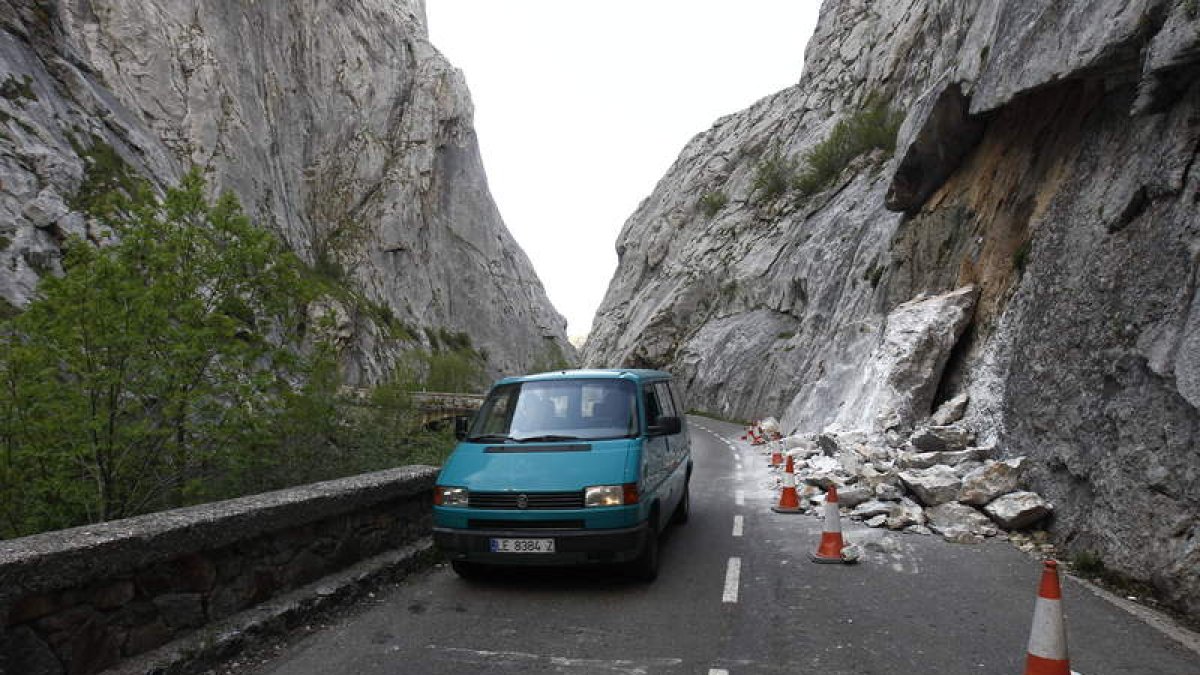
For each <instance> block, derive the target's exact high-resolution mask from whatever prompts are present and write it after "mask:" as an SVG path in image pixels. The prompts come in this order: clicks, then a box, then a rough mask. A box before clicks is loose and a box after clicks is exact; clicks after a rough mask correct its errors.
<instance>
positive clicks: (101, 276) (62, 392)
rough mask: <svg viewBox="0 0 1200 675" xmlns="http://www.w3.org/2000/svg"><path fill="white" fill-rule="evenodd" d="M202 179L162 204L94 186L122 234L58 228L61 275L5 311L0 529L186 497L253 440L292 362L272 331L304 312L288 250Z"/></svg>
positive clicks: (0, 366) (294, 366) (71, 521)
mask: <svg viewBox="0 0 1200 675" xmlns="http://www.w3.org/2000/svg"><path fill="white" fill-rule="evenodd" d="M114 187H116V186H114ZM204 191H205V185H204V180H203V179H202V178H201V177H200V174H199V172H198V171H193V172H192V173H189V174H188V175H187V176H185V177H184V179H183V182H182V183H181V185H180V187H178V188H175V189H171V190H168V192H167V194H166V197H165V199H164V200H163V201H162V202H159V201H158V200H157V199H155V198H154V197H153V196H151V195H150V194H149V192H148V191H145V190H133V191H132V192H133V194H132V195H124V194H123V192H122V193H109V194H107V195H104V196H103V199H102V200H100V201H101V202H103V203H104V205H105V209H104V210H102V211H97V212H96V213H97V214H98V216H99V217H100V219H101V220H102V222H104V224H105V225H106V226H107V227H109V228H111V229H112V230H113V231H114V232H115V233H116V234H117V235H118V243H115V244H113V245H111V246H107V247H104V248H96V247H94V246H92V245H91V244H89V243H87V242H85V241H83V240H81V239H78V238H72V239H70V240H68V242H67V243H66V246H65V249H66V255H65V258H64V260H63V268H64V275H63V276H62V277H55V276H53V275H47V276H45V277H43V278H42V281H41V285H40V286H39V289H38V296H37V298H36V299H35V300H34V301H33V302H32V303H31V304H30V305H29V306H28V308H27V309H26V310H25V311H24V312H23V313H21V314H19V315H17V316H16V317H14V318H12V319H11V320H9V321H5V322H4V323H3V324H2V325H0V446H3V447H4V448H5V450H6V452H5V453H3V456H2V457H0V495H2V496H0V518H2V519H3V521H2V522H0V528H2V531H3V532H4V533H5V534H9V535H11V534H18V533H23V532H28V531H30V530H33V531H37V530H40V529H47V528H54V527H63V526H68V525H76V524H79V523H81V522H88V521H98V520H108V519H112V518H120V517H125V516H129V515H134V514H136V513H141V512H144V511H147V510H152V509H154V508H160V507H162V506H169V505H175V504H178V503H181V502H186V501H188V499H189V494H190V493H191V492H193V491H194V490H195V488H196V486H197V484H199V483H202V482H203V481H204V480H205V479H206V478H208V477H209V476H211V475H213V474H214V473H216V472H219V471H221V470H222V469H223V468H224V467H225V466H227V465H229V464H230V463H231V462H235V461H238V458H237V457H235V456H234V455H235V454H236V453H237V449H239V448H245V447H248V446H250V445H254V444H256V443H258V442H260V440H261V437H262V434H263V433H264V432H266V430H267V429H268V427H269V422H270V420H271V414H272V412H273V410H274V409H275V408H276V407H277V404H278V402H279V401H280V400H281V396H282V395H283V393H284V392H286V391H287V389H288V381H289V378H291V377H302V376H303V373H304V370H305V365H304V363H303V361H302V359H299V358H298V357H297V355H296V354H295V353H294V352H293V351H290V350H288V349H285V348H284V347H283V346H282V345H279V344H276V343H274V342H272V341H271V340H270V339H268V337H267V336H268V335H269V334H270V333H271V332H272V327H273V326H281V327H292V326H295V325H297V323H298V321H300V320H301V317H302V316H303V308H304V306H305V304H306V302H307V300H308V298H309V297H310V294H309V292H308V290H307V289H306V287H305V286H304V284H303V283H302V281H301V274H300V270H301V266H300V264H299V262H298V261H297V260H296V259H295V257H294V256H292V255H291V254H289V253H287V252H286V250H284V248H283V246H282V244H280V242H279V241H278V240H277V239H276V238H275V237H273V236H272V235H270V234H269V233H268V232H267V231H265V230H262V229H259V228H256V227H254V226H253V225H251V223H250V221H249V220H248V219H247V218H246V217H245V216H244V215H243V214H242V212H241V207H240V206H239V205H238V203H237V200H236V199H235V198H234V197H232V196H231V195H225V196H223V197H221V198H219V199H217V200H216V201H215V202H209V201H208V200H207V199H206V198H205V194H204Z"/></svg>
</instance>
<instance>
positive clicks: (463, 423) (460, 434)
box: [454, 415, 471, 441]
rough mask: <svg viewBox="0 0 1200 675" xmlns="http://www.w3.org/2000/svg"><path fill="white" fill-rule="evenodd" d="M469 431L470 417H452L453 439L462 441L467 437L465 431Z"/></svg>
mask: <svg viewBox="0 0 1200 675" xmlns="http://www.w3.org/2000/svg"><path fill="white" fill-rule="evenodd" d="M470 429H471V417H470V416H469V415H455V416H454V438H455V439H456V440H460V441H461V440H463V439H465V438H466V437H467V431H469V430H470Z"/></svg>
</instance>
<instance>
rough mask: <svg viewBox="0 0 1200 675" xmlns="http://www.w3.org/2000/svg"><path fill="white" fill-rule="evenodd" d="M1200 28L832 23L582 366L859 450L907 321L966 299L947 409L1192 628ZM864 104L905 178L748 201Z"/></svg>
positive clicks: (680, 176) (640, 261) (646, 214)
mask: <svg viewBox="0 0 1200 675" xmlns="http://www.w3.org/2000/svg"><path fill="white" fill-rule="evenodd" d="M1194 7H1195V5H1194V3H1188V2H1166V1H1159V2H1155V1H1148V2H1115V1H1113V2H1108V1H1102V2H1089V3H1068V4H1066V5H1064V4H1062V3H1056V2H1050V1H1049V0H1046V1H1032V2H1021V3H961V2H939V1H937V0H911V1H909V2H900V3H871V2H866V1H865V0H827V1H826V2H825V4H824V6H823V10H822V17H821V20H820V23H819V26H818V28H817V32H816V35H815V36H814V38H813V40H812V41H811V42H810V43H809V46H808V50H807V54H806V64H805V70H804V75H803V78H802V79H801V81H800V83H799V84H798V85H796V86H795V87H792V88H790V89H787V90H785V91H782V92H779V93H777V94H775V95H773V96H770V97H768V98H766V99H763V100H762V101H760V102H759V103H757V104H756V105H754V106H752V107H751V108H749V109H747V110H745V111H743V112H740V113H737V114H734V115H730V116H728V117H726V118H723V119H721V120H719V121H718V122H717V123H716V124H715V125H714V127H713V128H712V129H710V130H708V131H706V132H704V133H702V134H700V135H698V136H697V137H696V138H695V139H693V140H692V142H691V143H689V145H688V146H687V147H686V148H685V149H684V150H683V152H682V153H681V155H680V157H679V159H678V160H677V162H676V163H675V165H674V166H673V167H672V169H671V170H670V172H669V173H668V174H667V175H666V176H665V177H664V178H663V179H662V180H661V181H660V183H659V184H658V186H657V187H656V188H655V190H654V192H653V193H652V194H651V195H650V197H649V198H647V200H646V201H645V202H643V204H642V205H641V206H640V207H639V209H638V210H637V212H635V213H634V214H633V216H632V217H631V218H630V219H629V221H628V222H627V223H626V225H625V228H624V230H623V231H622V234H621V238H620V240H619V241H618V245H617V250H618V254H619V255H620V265H619V267H618V270H617V273H616V275H615V276H614V278H613V281H612V283H611V285H610V288H609V293H608V295H607V297H606V298H605V301H604V303H603V304H602V306H601V308H600V310H599V312H598V314H597V319H596V326H595V328H594V330H593V335H592V337H591V338H590V339H589V342H588V344H587V345H586V346H585V349H584V359H585V361H586V362H587V363H588V364H590V365H615V364H620V363H627V364H631V365H634V364H635V365H652V366H660V367H666V368H669V369H671V370H673V371H675V372H676V373H677V374H678V375H679V376H680V377H681V379H682V380H683V381H684V382H685V383H686V384H687V394H688V398H689V405H690V407H692V408H696V409H701V410H708V411H712V412H716V413H720V414H723V415H727V416H734V417H741V418H752V417H761V416H765V415H778V416H781V418H782V420H783V422H784V426H785V427H786V429H785V430H786V431H792V430H799V431H801V432H814V431H821V430H824V429H826V428H827V427H831V426H834V427H840V428H842V429H844V430H850V431H853V430H855V429H846V427H847V425H848V424H849V423H851V422H853V421H854V420H856V419H857V420H860V421H861V420H871V419H875V413H877V412H880V411H879V410H874V409H872V410H865V409H862V406H863V404H864V402H867V403H869V402H870V401H872V400H874V399H873V397H874V394H875V393H877V390H878V389H879V386H880V383H879V382H877V381H876V380H877V379H878V378H877V377H875V376H874V375H873V373H874V372H875V368H874V366H873V365H872V364H873V363H875V362H876V361H878V358H877V357H876V358H875V360H874V361H873V355H877V354H878V353H879V350H880V349H881V348H884V347H886V344H887V340H888V335H889V331H894V330H896V328H895V327H892V326H889V316H892V315H895V316H899V314H894V313H895V310H897V308H899V307H901V305H903V304H904V303H907V302H910V301H912V300H914V299H916V298H918V297H919V296H922V295H923V294H924V295H927V296H935V295H940V294H944V293H947V292H950V291H952V290H954V289H958V288H964V287H966V286H974V287H975V288H976V289H977V300H976V302H975V306H974V309H973V312H972V313H971V316H970V320H969V323H968V324H967V325H966V327H965V329H964V330H963V331H962V333H961V337H960V338H958V340H957V342H954V341H953V340H951V342H952V343H953V344H952V346H949V347H947V346H946V345H945V344H944V343H943V342H941V341H936V340H935V341H931V342H930V344H938V345H939V346H938V349H939V350H942V353H941V354H935V355H928V357H929V358H930V359H931V361H933V362H937V361H939V360H940V359H941V358H943V357H944V358H945V361H944V363H945V364H946V365H945V368H944V369H943V370H942V372H941V374H940V375H939V378H938V379H939V381H938V383H937V386H936V390H937V391H936V393H935V395H934V396H933V399H932V400H931V401H929V404H928V405H930V406H936V405H937V404H938V403H940V402H942V401H944V400H947V399H949V398H951V397H952V396H954V395H956V394H959V393H963V392H966V393H969V394H970V403H969V405H968V409H967V416H966V421H967V424H969V425H970V426H971V427H972V428H973V430H974V431H975V432H976V433H977V434H978V435H979V437H980V438H981V440H982V441H986V442H994V443H996V445H997V449H998V451H999V454H1001V455H1002V456H1010V457H1011V456H1017V455H1025V456H1027V457H1028V458H1029V460H1030V465H1031V466H1030V468H1029V471H1028V480H1029V482H1030V486H1031V487H1032V488H1033V489H1035V490H1037V491H1038V492H1040V493H1041V494H1043V495H1045V496H1046V497H1047V498H1049V499H1050V500H1051V501H1052V502H1054V504H1055V516H1054V521H1053V531H1054V534H1055V536H1056V537H1057V539H1058V540H1059V542H1060V543H1064V544H1066V545H1067V547H1068V549H1069V550H1072V551H1083V550H1087V551H1093V552H1096V553H1098V554H1099V555H1100V556H1101V558H1102V559H1103V560H1104V561H1105V563H1106V564H1107V565H1108V566H1109V567H1110V568H1112V569H1114V570H1116V571H1118V572H1120V573H1124V574H1126V575H1128V576H1130V577H1133V578H1135V579H1140V580H1143V581H1146V582H1148V583H1150V584H1152V585H1153V586H1154V587H1155V588H1156V589H1157V590H1158V591H1159V592H1160V594H1161V595H1162V596H1163V597H1165V598H1167V599H1168V600H1169V601H1170V602H1172V603H1174V605H1175V606H1176V607H1178V608H1180V609H1183V610H1184V611H1187V612H1192V613H1196V612H1200V574H1198V573H1197V571H1196V570H1198V569H1200V522H1198V520H1200V443H1198V441H1200V405H1198V404H1197V400H1196V398H1197V397H1196V382H1197V381H1198V380H1200V371H1198V370H1197V368H1198V360H1200V359H1198V357H1197V354H1200V334H1198V332H1197V331H1198V330H1200V319H1197V312H1198V306H1200V302H1198V301H1197V294H1196V286H1197V281H1196V280H1197V275H1198V274H1200V225H1198V223H1200V218H1198V217H1197V216H1198V208H1197V204H1198V203H1200V191H1198V190H1200V183H1198V182H1197V181H1198V180H1200V176H1198V175H1197V169H1196V168H1195V155H1196V153H1197V148H1198V147H1200V127H1198V126H1197V125H1196V123H1195V120H1196V119H1200V85H1198V82H1200V78H1197V77H1196V75H1197V74H1200V17H1198V16H1197V12H1196V10H1195V9H1194ZM871 93H876V94H882V95H884V96H886V97H887V98H888V100H889V101H891V102H892V103H893V105H894V106H895V107H896V108H898V109H899V110H901V111H902V112H903V113H904V115H905V121H904V123H903V125H902V126H901V128H900V130H899V134H898V139H897V148H896V151H895V153H894V154H893V155H891V156H888V155H887V154H886V153H881V152H878V151H877V152H876V153H875V154H874V155H867V156H863V157H859V158H858V159H857V160H855V161H854V162H852V163H851V164H850V166H849V167H848V168H847V169H846V170H845V171H844V172H842V174H841V176H840V177H839V178H838V179H837V180H836V182H835V183H834V184H833V186H832V187H830V188H828V189H826V190H823V191H821V192H820V193H818V194H816V195H814V196H812V197H809V198H805V199H797V198H796V196H795V194H794V193H793V194H789V195H788V196H786V197H784V198H782V199H780V200H777V201H775V202H773V203H770V204H766V205H764V204H763V203H761V202H758V201H756V199H755V198H754V197H755V195H753V193H752V186H753V182H754V178H755V175H756V172H757V169H758V167H759V166H760V165H761V163H762V161H763V158H764V157H766V156H768V153H769V152H770V151H771V150H777V151H779V152H780V153H782V154H783V155H784V156H787V157H791V158H793V159H796V160H799V159H801V158H802V157H803V156H804V154H805V153H806V152H807V151H809V150H810V149H811V148H813V147H814V146H816V145H817V144H818V143H819V142H821V141H822V140H823V139H825V138H826V137H828V135H829V133H830V131H831V129H832V128H833V127H834V125H835V124H836V123H837V121H838V120H841V119H847V118H848V117H849V116H851V115H852V114H853V111H854V110H855V109H857V108H859V107H861V106H862V105H863V102H864V101H865V100H866V99H867V98H868V96H869V95H870V94H871ZM713 192H723V193H724V194H725V195H726V196H727V197H728V203H727V204H726V205H725V206H724V207H723V208H721V209H720V210H719V211H717V212H716V213H714V214H709V213H708V212H707V211H706V210H705V209H703V208H701V207H700V205H699V203H698V201H699V199H700V198H701V197H703V196H704V195H707V194H710V193H713ZM946 350H948V353H947V351H946ZM914 412H915V413H916V414H917V416H918V417H919V416H920V415H923V414H928V413H929V412H930V410H927V409H925V410H919V411H914ZM857 430H859V431H863V432H868V433H872V432H879V431H881V429H872V428H869V425H867V424H865V423H863V424H860V425H859V428H858V429H857Z"/></svg>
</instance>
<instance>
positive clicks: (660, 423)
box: [646, 415, 683, 436]
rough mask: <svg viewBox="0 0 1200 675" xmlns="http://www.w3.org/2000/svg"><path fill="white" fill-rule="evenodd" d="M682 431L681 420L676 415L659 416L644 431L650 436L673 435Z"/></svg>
mask: <svg viewBox="0 0 1200 675" xmlns="http://www.w3.org/2000/svg"><path fill="white" fill-rule="evenodd" d="M682 431H683V421H682V420H680V419H679V418H678V417H669V416H666V415H663V416H660V417H659V418H658V419H656V420H654V424H651V425H650V427H649V428H648V429H646V433H647V434H648V435H650V436H673V435H675V434H678V433H680V432H682Z"/></svg>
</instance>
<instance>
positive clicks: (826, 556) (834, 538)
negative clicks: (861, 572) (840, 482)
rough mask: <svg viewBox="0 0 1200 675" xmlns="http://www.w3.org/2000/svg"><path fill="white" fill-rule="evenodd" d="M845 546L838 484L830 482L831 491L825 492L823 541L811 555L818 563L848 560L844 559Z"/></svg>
mask: <svg viewBox="0 0 1200 675" xmlns="http://www.w3.org/2000/svg"><path fill="white" fill-rule="evenodd" d="M845 547H846V544H845V543H844V542H843V541H842V521H841V514H840V513H838V496H837V486H836V485H832V484H830V486H829V491H828V492H826V493H825V529H824V530H822V531H821V543H820V545H819V546H817V551H816V552H815V553H813V554H812V555H811V556H809V557H810V558H812V561H813V562H818V563H840V562H846V561H845V560H843V559H842V549H843V548H845Z"/></svg>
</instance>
